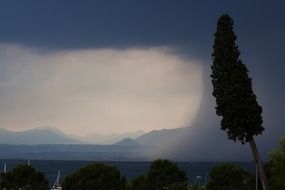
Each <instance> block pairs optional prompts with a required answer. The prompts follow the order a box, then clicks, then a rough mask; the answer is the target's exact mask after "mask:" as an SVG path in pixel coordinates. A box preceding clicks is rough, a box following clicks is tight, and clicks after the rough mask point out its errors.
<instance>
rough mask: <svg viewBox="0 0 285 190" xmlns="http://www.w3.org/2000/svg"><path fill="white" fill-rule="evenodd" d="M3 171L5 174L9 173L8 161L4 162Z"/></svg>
mask: <svg viewBox="0 0 285 190" xmlns="http://www.w3.org/2000/svg"><path fill="white" fill-rule="evenodd" d="M3 173H4V174H5V173H7V163H6V162H4V168H3Z"/></svg>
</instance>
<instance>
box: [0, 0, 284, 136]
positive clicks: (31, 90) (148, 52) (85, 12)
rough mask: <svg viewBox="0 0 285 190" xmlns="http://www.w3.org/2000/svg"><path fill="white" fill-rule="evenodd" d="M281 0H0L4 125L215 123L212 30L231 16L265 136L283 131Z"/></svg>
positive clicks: (102, 127) (118, 127) (95, 128)
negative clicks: (226, 15) (211, 76)
mask: <svg viewBox="0 0 285 190" xmlns="http://www.w3.org/2000/svg"><path fill="white" fill-rule="evenodd" d="M284 9H285V2H284V1H282V0H276V1H265V0H260V1H257V0H252V1H233V0H232V1H231V0H230V1H218V0H208V1H190V0H180V1H175V0H156V1H153V0H137V1H133V0H120V1H117V0H92V1H91V0H86V1H79V0H78V1H75V0H61V1H44V0H26V1H21V0H9V1H8V0H7V1H5V0H3V1H0V127H1V128H7V129H10V130H16V131H19V130H26V129H31V128H36V127H46V126H49V127H57V128H59V129H61V130H62V131H64V132H65V133H67V134H76V135H87V134H90V133H94V132H99V133H105V134H108V133H114V132H119V133H123V132H129V131H136V130H143V131H146V132H147V131H151V130H158V129H170V128H178V127H186V126H191V125H194V124H196V123H199V122H200V123H201V121H205V123H204V125H206V124H207V125H219V118H218V117H217V116H216V115H215V110H214V106H215V100H214V98H213V97H212V96H211V91H212V87H211V81H210V80H211V79H210V65H211V64H212V62H211V61H212V60H211V53H212V45H213V37H214V36H213V34H214V32H215V30H216V22H217V19H218V17H219V16H220V15H222V14H229V15H230V16H232V17H233V19H234V30H235V32H236V35H237V36H238V40H237V43H238V45H239V49H240V51H241V59H242V60H243V62H244V63H245V64H246V65H247V67H248V69H249V71H250V76H251V77H252V78H253V88H254V91H255V93H256V95H257V98H258V102H259V103H260V104H261V105H262V107H263V118H264V127H265V128H266V129H267V131H269V132H268V134H270V132H272V133H279V132H280V131H282V132H284V133H285V131H284V130H283V128H284V127H283V124H284V122H285V119H284V116H283V115H284V114H283V113H284V107H285V101H284V98H283V97H285V88H284V83H285V76H284V71H285V66H284V64H283V62H284V57H283V54H284V51H285V48H284V45H283V44H284V43H285V37H284V33H285V20H284V18H285V12H284Z"/></svg>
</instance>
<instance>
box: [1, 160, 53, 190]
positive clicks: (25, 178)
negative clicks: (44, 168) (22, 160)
mask: <svg viewBox="0 0 285 190" xmlns="http://www.w3.org/2000/svg"><path fill="white" fill-rule="evenodd" d="M19 188H21V189H23V190H48V189H49V186H48V181H47V180H46V178H45V176H44V174H43V173H42V172H39V171H36V170H35V168H33V167H32V166H28V165H18V166H16V167H15V168H14V169H13V170H11V171H9V172H7V173H2V174H1V189H10V190H13V189H19Z"/></svg>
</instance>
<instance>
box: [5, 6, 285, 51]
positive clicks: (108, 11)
mask: <svg viewBox="0 0 285 190" xmlns="http://www.w3.org/2000/svg"><path fill="white" fill-rule="evenodd" d="M283 8H284V3H281V2H279V3H278V1H277V2H276V3H271V2H266V1H263V2H262V1H251V2H245V1H244V2H242V3H237V2H235V1H229V2H228V1H227V2H223V3H221V2H220V1H199V2H198V1H188V0H180V1H174V0H168V1H165V0H156V1H151V0H146V1H133V0H121V1H114V0H113V1H110V0H104V1H103V0H95V1H92V0H86V1H74V0H62V1H43V0H27V1H19V0H10V1H1V6H0V24H1V30H0V42H2V43H17V44H19V43H21V44H24V45H30V46H37V47H47V48H57V49H58V48H76V49H78V48H94V47H95V48H96V47H129V46H160V45H174V46H191V47H192V49H194V50H193V51H195V49H198V50H199V51H200V50H202V49H203V48H204V49H205V48H206V49H207V50H208V48H209V45H210V42H211V41H212V33H213V30H214V28H215V23H216V19H217V17H218V16H219V15H221V14H222V13H230V14H232V15H233V16H234V17H235V18H236V20H237V23H238V25H239V30H240V31H241V32H245V33H247V34H249V36H252V37H253V39H251V41H253V42H254V41H256V40H257V39H258V37H259V36H262V35H261V34H267V33H270V34H272V30H273V31H275V32H278V34H282V31H280V30H283V31H284V26H282V24H281V23H280V21H281V19H278V18H277V19H276V17H277V16H279V17H280V16H282V15H283V16H284V14H283V13H282V10H283ZM278 14H282V15H278ZM276 27H279V28H278V31H276V29H277V28H276ZM248 29H251V30H248ZM256 32H258V34H256ZM259 33H260V35H259ZM274 36H275V35H274ZM274 36H272V37H273V38H274ZM263 38H264V36H263ZM265 38H268V36H267V35H266V36H265ZM257 42H258V41H257ZM188 48H189V47H188ZM198 50H196V51H198Z"/></svg>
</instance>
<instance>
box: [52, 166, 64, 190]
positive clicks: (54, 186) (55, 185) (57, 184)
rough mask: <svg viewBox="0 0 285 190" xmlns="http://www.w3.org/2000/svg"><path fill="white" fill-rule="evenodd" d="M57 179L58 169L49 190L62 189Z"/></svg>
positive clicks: (58, 177)
mask: <svg viewBox="0 0 285 190" xmlns="http://www.w3.org/2000/svg"><path fill="white" fill-rule="evenodd" d="M59 179H60V170H58V172H57V177H56V179H55V182H54V184H53V186H52V188H51V189H50V190H62V187H61V185H60V184H59Z"/></svg>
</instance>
